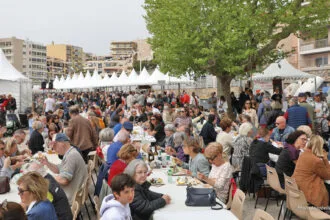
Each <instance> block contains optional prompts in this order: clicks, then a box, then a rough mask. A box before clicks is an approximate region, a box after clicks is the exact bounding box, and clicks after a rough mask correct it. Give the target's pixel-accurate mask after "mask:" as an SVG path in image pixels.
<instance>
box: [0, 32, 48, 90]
mask: <svg viewBox="0 0 330 220" xmlns="http://www.w3.org/2000/svg"><path fill="white" fill-rule="evenodd" d="M0 48H1V49H2V50H3V52H4V54H5V56H6V58H7V59H8V61H9V62H10V63H11V64H12V65H13V66H14V67H15V68H16V69H17V70H18V71H20V72H21V73H23V75H25V76H26V77H28V78H30V79H31V80H32V83H33V84H34V85H40V84H41V82H42V81H43V80H45V79H47V61H46V59H47V58H46V47H45V46H44V45H42V44H39V43H36V42H33V41H30V40H22V39H17V38H15V37H11V38H1V39H0Z"/></svg>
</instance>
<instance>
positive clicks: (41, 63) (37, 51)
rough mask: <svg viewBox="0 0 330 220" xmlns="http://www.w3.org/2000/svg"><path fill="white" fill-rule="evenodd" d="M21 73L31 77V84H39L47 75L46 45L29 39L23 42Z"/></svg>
mask: <svg viewBox="0 0 330 220" xmlns="http://www.w3.org/2000/svg"><path fill="white" fill-rule="evenodd" d="M23 73H24V74H25V75H26V76H27V77H28V78H30V79H32V83H33V85H41V82H42V81H45V80H47V79H48V76H47V55H46V46H44V45H42V44H39V43H35V42H32V41H29V40H26V41H24V44H23Z"/></svg>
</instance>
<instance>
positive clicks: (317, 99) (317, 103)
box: [314, 92, 329, 134]
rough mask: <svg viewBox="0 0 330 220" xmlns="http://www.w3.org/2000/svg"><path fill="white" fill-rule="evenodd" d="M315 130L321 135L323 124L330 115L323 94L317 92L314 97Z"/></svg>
mask: <svg viewBox="0 0 330 220" xmlns="http://www.w3.org/2000/svg"><path fill="white" fill-rule="evenodd" d="M314 112H315V128H316V130H317V132H318V133H319V134H320V133H321V123H322V121H323V119H325V118H327V117H328V115H329V108H328V105H327V103H326V102H324V101H322V99H321V94H320V93H319V92H316V93H315V95H314Z"/></svg>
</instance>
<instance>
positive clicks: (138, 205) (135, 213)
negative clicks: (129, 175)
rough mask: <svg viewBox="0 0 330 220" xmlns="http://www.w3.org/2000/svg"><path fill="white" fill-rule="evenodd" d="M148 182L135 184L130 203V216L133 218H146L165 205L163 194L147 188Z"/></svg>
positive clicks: (144, 219)
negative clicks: (132, 198)
mask: <svg viewBox="0 0 330 220" xmlns="http://www.w3.org/2000/svg"><path fill="white" fill-rule="evenodd" d="M149 188H150V183H149V182H144V183H143V184H141V185H140V184H135V190H134V192H135V195H134V200H133V202H132V203H131V204H130V208H131V212H132V217H133V219H134V220H147V219H149V218H150V216H151V215H152V213H153V212H154V211H155V210H157V209H159V208H162V207H164V206H165V205H166V202H165V199H163V198H162V196H163V194H160V193H156V192H152V191H150V190H149Z"/></svg>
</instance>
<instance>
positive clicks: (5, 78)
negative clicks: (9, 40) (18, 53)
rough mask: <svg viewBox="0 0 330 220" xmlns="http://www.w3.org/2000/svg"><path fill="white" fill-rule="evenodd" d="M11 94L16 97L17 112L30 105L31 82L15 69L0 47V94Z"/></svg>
mask: <svg viewBox="0 0 330 220" xmlns="http://www.w3.org/2000/svg"><path fill="white" fill-rule="evenodd" d="M9 93H10V94H11V95H12V96H13V97H14V98H15V99H16V104H17V110H18V112H24V111H25V109H26V108H27V107H31V106H32V82H31V80H30V79H28V78H27V77H25V76H24V75H23V74H22V73H20V72H19V71H17V70H16V69H15V68H14V67H13V66H12V65H11V64H10V63H9V61H8V60H7V58H6V56H5V55H4V53H3V52H2V50H1V49H0V94H9Z"/></svg>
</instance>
